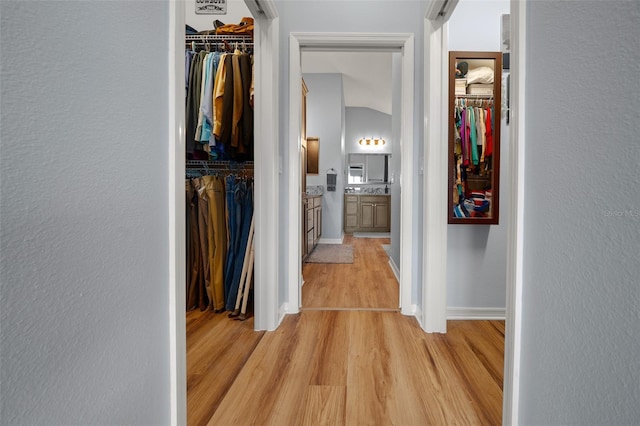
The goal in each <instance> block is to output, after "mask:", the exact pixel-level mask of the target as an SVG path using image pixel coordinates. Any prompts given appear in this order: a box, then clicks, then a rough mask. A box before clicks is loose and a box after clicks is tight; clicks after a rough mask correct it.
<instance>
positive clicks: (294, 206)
mask: <svg viewBox="0 0 640 426" xmlns="http://www.w3.org/2000/svg"><path fill="white" fill-rule="evenodd" d="M289 41H290V56H289V117H290V120H289V171H290V176H289V205H288V209H287V214H288V218H289V221H288V222H289V223H291V224H297V225H298V226H291V227H290V228H289V238H288V257H287V264H288V267H287V278H288V283H289V297H288V301H287V303H286V306H285V307H284V308H285V309H284V311H285V313H297V312H298V311H299V309H300V307H301V305H302V297H301V296H302V292H301V287H302V283H303V280H302V263H301V262H300V259H301V253H300V251H301V244H300V241H301V238H302V235H301V223H302V215H301V208H300V206H301V204H302V199H301V194H302V192H304V191H305V190H306V188H305V190H303V189H302V188H301V181H302V179H301V175H300V173H301V167H300V152H301V149H302V143H301V139H300V135H301V111H302V105H301V102H302V97H301V96H300V95H299V94H300V87H301V83H302V69H301V53H302V52H303V51H310V52H311V51H314V50H315V51H318V50H322V51H330V52H354V51H356V52H357V51H378V52H385V51H386V52H396V53H398V54H399V58H400V60H399V62H400V64H401V65H400V72H399V74H400V82H401V83H400V103H401V112H400V120H399V121H400V126H399V135H398V142H399V146H400V147H401V168H400V169H401V170H402V175H401V177H400V179H399V181H400V182H399V184H400V186H401V188H402V193H403V194H411V193H412V188H413V182H412V181H413V180H414V176H413V163H412V160H413V131H414V129H413V74H414V53H413V48H414V36H413V34H384V33H381V34H358V33H292V34H291V35H290V38H289ZM341 172H342V173H344V168H343V170H342V171H341ZM343 176H344V174H343ZM412 225H413V203H412V197H410V196H402V194H401V196H400V231H399V241H400V242H401V245H400V256H399V258H400V265H399V272H400V280H399V281H400V284H399V305H400V309H401V312H402V313H403V314H405V315H412V314H414V313H415V309H416V308H415V305H414V306H412V305H411V288H412V286H411V284H412V279H411V278H412V256H411V253H412V252H413V250H412V248H413V244H414V242H415V243H417V241H414V239H413V236H412V234H411V230H412Z"/></svg>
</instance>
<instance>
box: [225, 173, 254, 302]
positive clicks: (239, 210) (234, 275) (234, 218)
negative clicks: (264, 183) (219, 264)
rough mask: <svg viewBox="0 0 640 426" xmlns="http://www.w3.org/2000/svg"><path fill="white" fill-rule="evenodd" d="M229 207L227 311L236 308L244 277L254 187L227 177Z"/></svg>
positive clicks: (232, 177) (226, 269)
mask: <svg viewBox="0 0 640 426" xmlns="http://www.w3.org/2000/svg"><path fill="white" fill-rule="evenodd" d="M226 189H227V206H228V209H229V230H230V241H229V243H230V244H229V251H228V253H227V264H226V267H225V272H226V274H225V290H226V295H227V305H226V308H227V310H230V311H232V310H233V309H234V308H235V304H236V298H237V296H238V287H239V285H240V277H241V275H242V266H243V263H244V257H245V256H244V255H245V250H246V248H247V240H248V238H249V229H250V227H251V218H252V216H253V185H252V184H251V183H250V182H247V181H245V180H241V179H238V178H237V177H235V176H227V185H226Z"/></svg>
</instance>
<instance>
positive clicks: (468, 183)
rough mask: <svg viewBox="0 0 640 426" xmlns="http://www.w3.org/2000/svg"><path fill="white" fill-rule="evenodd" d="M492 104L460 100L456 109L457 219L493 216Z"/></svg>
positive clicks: (455, 173) (454, 194)
mask: <svg viewBox="0 0 640 426" xmlns="http://www.w3.org/2000/svg"><path fill="white" fill-rule="evenodd" d="M492 109H493V101H487V100H478V99H466V98H464V97H460V98H458V99H456V101H455V108H454V127H455V128H454V153H453V154H454V156H455V163H454V164H455V167H454V171H453V174H452V177H453V181H454V185H453V188H452V202H453V204H454V208H453V215H454V217H487V216H488V215H490V214H491V174H490V170H492V167H491V163H492V156H493V114H492V112H493V111H492Z"/></svg>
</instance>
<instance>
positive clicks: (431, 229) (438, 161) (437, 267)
mask: <svg viewBox="0 0 640 426" xmlns="http://www.w3.org/2000/svg"><path fill="white" fill-rule="evenodd" d="M424 26H425V31H424V33H425V46H427V51H426V54H425V59H424V61H425V65H424V69H425V85H424V86H425V87H424V104H425V121H424V134H425V136H426V137H425V139H424V152H425V161H426V167H425V169H426V170H425V173H424V175H423V186H424V188H425V191H424V197H423V205H422V209H423V212H424V213H423V214H424V220H423V221H424V228H423V235H422V241H423V259H422V276H423V280H424V282H423V291H422V309H423V315H424V318H423V321H422V324H423V327H424V330H425V331H427V332H429V333H431V332H437V333H446V331H447V316H446V307H447V209H446V203H447V194H448V192H447V186H448V179H447V173H448V168H447V164H448V158H447V155H448V152H447V143H446V140H447V139H446V135H447V118H448V117H447V114H446V113H445V112H446V111H447V110H448V105H447V99H448V91H447V87H448V85H447V84H446V81H447V65H448V56H447V55H448V42H447V38H448V36H447V28H448V24H447V23H444V24H434V23H433V22H431V21H429V20H427V19H425V23H424Z"/></svg>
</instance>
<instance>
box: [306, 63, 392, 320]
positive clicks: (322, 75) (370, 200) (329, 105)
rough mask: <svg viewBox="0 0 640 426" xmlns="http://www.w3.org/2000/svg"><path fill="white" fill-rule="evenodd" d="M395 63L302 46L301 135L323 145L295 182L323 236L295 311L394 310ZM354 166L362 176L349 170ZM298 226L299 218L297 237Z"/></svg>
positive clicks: (308, 258) (313, 249)
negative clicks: (315, 163)
mask: <svg viewBox="0 0 640 426" xmlns="http://www.w3.org/2000/svg"><path fill="white" fill-rule="evenodd" d="M400 60H401V54H400V53H399V52H391V51H375V52H371V51H367V52H363V51H349V52H345V51H321V52H319V51H314V50H312V51H309V50H303V51H302V52H301V71H302V76H303V79H304V83H305V86H306V88H307V89H308V92H307V95H306V102H305V104H306V108H305V111H306V114H305V117H306V132H305V133H306V135H307V139H310V138H311V136H309V135H313V136H317V137H319V140H320V141H321V143H320V145H321V149H320V164H319V168H318V170H314V171H311V169H309V170H307V174H306V179H305V178H304V176H303V179H302V185H303V192H304V189H305V188H304V185H305V184H306V192H307V194H308V197H307V204H311V203H313V205H318V204H320V205H321V209H320V211H321V212H322V213H321V220H322V226H321V227H319V226H318V224H316V223H313V224H312V225H313V227H315V228H318V230H321V232H322V233H321V235H320V238H319V240H318V239H316V243H314V244H311V245H309V247H310V249H311V250H310V253H308V254H307V255H306V256H305V258H304V262H303V265H302V277H303V286H302V289H301V308H302V309H303V310H345V309H348V310H365V309H366V310H392V311H393V310H395V311H397V310H398V309H399V306H400V302H399V287H398V285H399V283H398V275H399V273H398V266H397V265H399V262H400V259H399V251H400V220H399V215H400V197H401V195H400V184H399V179H397V177H398V176H400V175H401V149H400V148H401V147H400V137H399V133H400V124H399V120H400V113H399V100H400V87H401V75H400V69H401V68H400ZM394 65H395V67H394ZM394 89H395V90H394ZM394 100H395V101H396V102H395V103H394ZM394 108H395V111H394ZM394 112H395V115H394ZM303 119H304V118H303ZM365 138H371V139H370V143H369V144H368V145H367V144H366V139H365ZM361 139H364V141H363V142H364V143H362V144H360V143H359V141H360V140H361ZM376 141H377V144H376V143H375V142H376ZM382 141H384V142H382ZM301 161H304V158H303V159H302V160H301ZM356 167H357V168H358V171H362V173H361V174H360V175H358V176H357V177H356V176H350V175H351V173H350V170H352V169H354V168H356ZM365 172H366V173H365ZM378 172H380V173H379V175H378ZM302 173H305V168H304V167H303V168H302ZM332 173H335V174H336V186H335V188H333V190H330V189H329V187H328V185H327V181H328V177H329V175H330V174H332ZM317 194H321V195H320V196H319V197H318V196H317ZM303 197H304V195H303ZM303 204H304V203H303ZM354 208H355V209H357V211H356V212H355V214H352V213H354V212H351V210H353V209H354ZM305 210H306V211H307V212H309V211H310V210H309V209H308V207H307V209H304V208H303V212H304V211H305ZM316 210H318V209H317V208H316V209H313V210H312V211H316ZM346 212H351V213H349V214H347V213H346ZM303 215H304V213H303ZM307 216H308V217H311V215H309V214H307ZM315 216H316V218H317V214H316V215H315ZM345 218H348V219H345ZM345 220H347V222H348V223H345ZM367 221H369V222H371V223H368V222H367ZM354 222H355V223H358V224H360V228H357V229H355V228H353V226H350V225H349V224H351V225H352V224H353V223H354ZM360 222H362V223H360ZM367 224H368V225H375V226H376V228H375V229H371V228H369V229H365V228H364V226H365V225H367ZM305 225H307V223H306V221H305V220H304V219H303V226H302V232H303V238H305V237H306V235H305V231H306V229H305ZM365 231H368V232H365ZM372 231H375V232H372ZM314 232H315V234H317V233H318V232H316V231H315V230H314Z"/></svg>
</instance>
